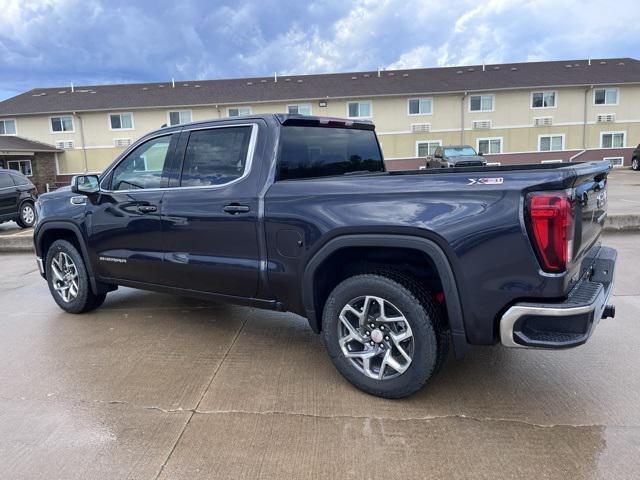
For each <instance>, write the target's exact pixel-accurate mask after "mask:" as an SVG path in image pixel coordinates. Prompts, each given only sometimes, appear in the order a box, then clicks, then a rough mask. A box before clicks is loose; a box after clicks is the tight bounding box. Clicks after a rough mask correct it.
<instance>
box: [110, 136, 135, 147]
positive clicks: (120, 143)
mask: <svg viewBox="0 0 640 480" xmlns="http://www.w3.org/2000/svg"><path fill="white" fill-rule="evenodd" d="M113 143H114V144H115V146H116V147H128V146H129V145H131V139H130V138H116V139H114V140H113Z"/></svg>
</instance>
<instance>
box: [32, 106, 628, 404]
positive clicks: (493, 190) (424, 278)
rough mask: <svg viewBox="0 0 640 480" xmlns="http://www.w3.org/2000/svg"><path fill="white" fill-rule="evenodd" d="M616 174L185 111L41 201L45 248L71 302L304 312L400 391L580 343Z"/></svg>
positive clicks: (387, 387)
mask: <svg viewBox="0 0 640 480" xmlns="http://www.w3.org/2000/svg"><path fill="white" fill-rule="evenodd" d="M609 169H610V166H609V163H607V162H591V163H580V164H545V165H517V166H503V167H463V168H442V169H437V170H422V171H411V172H387V171H386V170H385V166H384V161H383V157H382V152H381V149H380V146H379V144H378V140H377V138H376V135H375V132H374V126H373V124H371V123H368V122H358V121H352V120H340V119H332V118H321V117H303V116H297V115H256V116H247V117H241V118H234V119H221V120H214V121H207V122H199V123H191V124H186V125H181V126H175V127H169V128H163V129H161V130H158V131H155V132H152V133H150V134H148V135H146V136H144V137H143V138H141V139H140V140H138V141H137V142H135V143H134V144H133V145H131V147H129V148H128V149H127V150H126V151H125V152H124V153H123V154H122V155H120V156H119V157H118V158H117V159H116V160H115V161H114V162H113V164H112V165H111V166H110V167H109V168H107V169H106V171H105V172H104V173H103V174H102V175H100V176H95V175H81V176H77V177H75V178H74V179H73V181H72V185H71V186H70V187H66V188H63V189H60V190H58V191H56V192H52V193H48V194H44V195H42V196H41V197H40V198H39V200H38V203H37V209H38V215H37V218H38V222H37V224H36V227H35V231H34V241H35V247H36V252H37V262H38V265H39V268H40V272H41V274H42V276H43V277H44V278H45V279H46V280H47V282H48V285H49V289H50V291H51V294H52V296H53V298H54V300H55V301H56V302H57V304H58V305H59V306H60V307H61V308H62V309H64V310H65V311H67V312H70V313H81V312H87V311H89V310H92V309H94V308H96V307H98V306H100V305H101V304H102V303H103V302H104V300H105V296H106V295H107V293H108V292H110V291H112V290H115V289H116V288H117V287H118V286H119V285H123V286H128V287H135V288H141V289H148V290H155V291H160V292H170V293H176V294H180V295H190V296H196V297H201V298H205V299H211V300H216V301H224V302H233V303H238V304H244V305H250V306H254V307H260V308H266V309H275V310H281V311H290V312H294V313H296V314H299V315H301V316H303V317H306V318H307V319H308V321H309V325H310V327H311V330H313V331H314V332H316V333H321V334H322V335H323V338H324V341H325V344H326V348H327V350H328V352H329V355H330V356H331V359H332V361H333V362H334V364H335V366H336V367H337V369H338V370H339V371H340V372H341V373H342V375H343V376H344V377H346V378H347V379H348V380H349V381H350V382H352V383H353V384H354V385H355V386H356V387H358V388H360V389H362V390H364V391H366V392H369V393H372V394H375V395H379V396H383V397H389V398H397V397H402V396H406V395H409V394H411V393H413V392H415V391H416V390H418V389H420V388H421V387H422V386H423V385H425V384H426V383H427V381H428V380H429V379H430V378H431V377H432V376H433V374H434V373H435V372H436V371H437V370H438V367H439V366H440V365H441V364H442V362H443V360H444V358H445V356H446V355H447V351H448V349H449V347H450V346H452V347H453V350H454V353H455V355H456V356H458V357H459V356H461V355H463V354H464V352H465V350H466V349H467V348H468V345H492V344H496V343H498V342H500V343H502V345H505V346H507V347H522V348H546V349H560V348H568V347H575V346H577V345H581V344H583V343H584V342H586V341H587V339H588V338H589V337H590V335H591V334H592V332H593V330H594V328H595V326H596V325H597V323H598V321H599V320H600V319H601V318H606V317H610V316H613V314H614V309H613V306H610V305H608V298H609V294H610V292H611V288H612V284H613V274H614V267H615V260H616V252H615V250H613V249H611V248H607V247H605V246H601V244H600V242H599V237H600V232H601V229H602V226H603V223H604V220H605V216H606V199H607V195H606V192H607V174H608V172H609Z"/></svg>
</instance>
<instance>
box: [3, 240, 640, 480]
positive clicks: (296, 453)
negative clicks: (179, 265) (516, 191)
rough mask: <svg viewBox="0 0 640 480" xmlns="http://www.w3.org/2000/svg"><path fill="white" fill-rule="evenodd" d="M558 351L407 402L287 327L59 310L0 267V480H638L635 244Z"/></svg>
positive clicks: (490, 369) (469, 371) (178, 302)
mask: <svg viewBox="0 0 640 480" xmlns="http://www.w3.org/2000/svg"><path fill="white" fill-rule="evenodd" d="M605 242H606V243H607V244H609V245H612V246H614V247H616V248H618V250H619V254H620V257H619V263H618V270H617V284H616V286H615V298H614V300H615V303H616V305H617V308H618V315H617V318H616V319H614V320H611V319H609V320H605V321H603V322H602V323H601V324H600V326H599V327H598V329H597V331H596V333H595V335H594V337H593V338H592V340H591V341H590V342H589V343H588V344H587V345H585V346H583V347H580V348H578V349H575V350H572V351H564V352H542V351H522V350H520V351H516V350H508V349H505V348H502V347H499V346H497V347H477V348H473V349H472V351H471V353H470V354H469V355H468V356H467V357H466V358H465V359H464V360H461V361H456V360H454V359H452V358H449V360H448V362H447V363H446V365H445V366H444V368H443V370H442V371H441V372H440V374H439V376H438V377H437V378H436V379H435V380H434V381H433V383H432V384H430V385H429V386H428V387H427V388H425V389H424V390H422V391H421V392H419V393H418V394H416V395H414V396H412V397H410V398H408V399H405V400H401V401H388V400H382V399H378V398H374V397H371V396H368V395H366V394H363V393H361V392H359V391H357V390H355V389H354V388H353V387H351V386H350V385H349V384H348V383H347V382H346V381H345V380H343V379H342V377H341V376H340V375H339V374H338V373H337V371H336V370H335V369H334V368H333V366H332V365H331V363H330V361H329V359H328V357H327V355H326V354H325V351H324V347H323V346H322V343H321V341H320V338H319V337H318V336H316V335H314V334H313V333H311V331H310V330H309V328H308V327H307V326H306V324H305V321H304V320H302V319H300V318H298V317H296V316H294V315H291V314H284V313H277V312H266V311H259V310H255V309H251V308H245V307H234V306H226V305H217V304H211V303H205V302H201V301H197V300H190V299H182V298H177V297H172V296H168V295H160V294H154V293H146V292H140V291H135V290H130V289H124V288H123V289H121V290H119V291H118V292H115V293H112V294H110V295H109V297H108V299H107V301H106V303H105V305H104V306H103V307H102V308H101V309H99V310H97V311H96V312H93V313H91V314H86V315H81V316H74V315H69V314H65V313H63V312H62V311H61V310H60V309H58V307H57V306H56V305H55V304H54V302H53V300H52V299H51V298H50V296H49V292H48V290H47V287H46V285H45V282H44V281H43V280H42V279H41V278H40V277H39V275H38V273H37V271H36V268H35V262H34V260H33V257H32V256H31V255H27V254H16V255H9V254H5V255H2V256H0V267H1V269H0V271H1V272H2V275H0V309H1V310H0V312H1V313H0V328H1V330H0V332H1V333H0V478H2V479H29V480H31V479H47V480H51V479H94V478H95V479H98V478H100V479H103V478H105V479H110V478H114V479H121V478H133V479H156V478H161V479H200V478H202V479H205V478H206V479H209V478H216V479H226V478H229V479H239V478H248V479H254V478H264V479H270V478H295V479H299V478H318V479H320V478H341V479H342V478H355V479H365V478H385V479H396V478H397V479H412V478H447V479H462V478H486V479H495V478H500V479H506V478H532V479H533V478H535V479H539V478H562V479H583V478H584V479H587V478H589V479H591V478H610V479H616V480H621V479H637V478H640V368H638V367H639V365H640V348H638V339H639V338H640V321H639V318H638V317H639V313H640V273H639V271H638V268H637V266H638V265H639V263H638V260H637V258H638V257H637V256H638V246H639V245H640V234H633V235H632V234H627V235H623V234H619V235H609V236H607V237H606V238H605Z"/></svg>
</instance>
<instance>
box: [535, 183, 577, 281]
mask: <svg viewBox="0 0 640 480" xmlns="http://www.w3.org/2000/svg"><path fill="white" fill-rule="evenodd" d="M528 209H529V220H530V221H531V231H532V233H533V243H534V247H535V249H536V252H537V253H538V257H539V259H540V262H541V263H542V269H543V270H545V271H547V272H552V273H559V272H564V271H565V270H566V269H567V263H569V261H570V260H571V255H572V253H573V231H574V220H573V205H572V202H571V198H570V197H569V192H568V191H560V192H537V193H531V194H529V205H528Z"/></svg>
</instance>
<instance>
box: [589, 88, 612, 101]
mask: <svg viewBox="0 0 640 480" xmlns="http://www.w3.org/2000/svg"><path fill="white" fill-rule="evenodd" d="M593 104H594V105H617V104H618V89H617V88H596V89H595V90H594V91H593Z"/></svg>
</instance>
